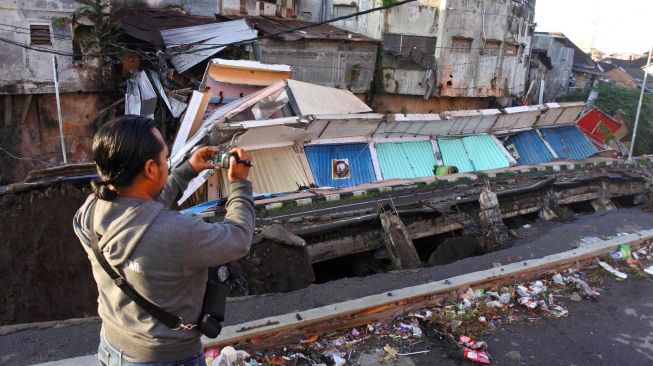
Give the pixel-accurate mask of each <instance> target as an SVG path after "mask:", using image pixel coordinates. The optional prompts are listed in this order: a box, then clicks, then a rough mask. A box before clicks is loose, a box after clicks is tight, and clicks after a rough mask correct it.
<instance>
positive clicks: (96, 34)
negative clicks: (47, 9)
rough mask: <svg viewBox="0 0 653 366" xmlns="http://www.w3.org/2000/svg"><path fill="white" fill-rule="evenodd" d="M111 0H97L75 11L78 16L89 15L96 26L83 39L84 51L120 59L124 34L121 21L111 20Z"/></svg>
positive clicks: (122, 51)
mask: <svg viewBox="0 0 653 366" xmlns="http://www.w3.org/2000/svg"><path fill="white" fill-rule="evenodd" d="M110 8H111V2H110V1H108V0H95V1H94V2H89V3H88V5H86V6H82V7H81V8H79V9H78V10H77V11H76V12H75V16H76V17H87V18H88V19H90V20H91V21H92V22H93V24H94V26H93V29H92V30H91V32H90V34H88V36H86V37H85V39H84V40H83V43H84V46H85V47H84V49H83V50H82V51H83V52H84V51H85V52H88V53H94V52H93V51H95V53H97V52H98V51H99V52H100V53H101V54H102V55H103V56H106V57H108V58H109V59H111V60H112V61H120V57H121V55H122V54H123V53H124V48H122V47H121V46H120V45H119V42H120V37H121V36H122V31H121V25H120V22H116V21H113V20H111V18H110V15H109V14H110V12H109V9H110Z"/></svg>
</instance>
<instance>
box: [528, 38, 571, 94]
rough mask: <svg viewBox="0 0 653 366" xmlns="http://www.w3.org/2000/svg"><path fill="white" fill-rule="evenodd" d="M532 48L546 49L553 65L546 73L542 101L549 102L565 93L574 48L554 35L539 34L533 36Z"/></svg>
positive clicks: (567, 88)
mask: <svg viewBox="0 0 653 366" xmlns="http://www.w3.org/2000/svg"><path fill="white" fill-rule="evenodd" d="M533 48H534V49H539V50H544V51H546V53H547V56H549V58H550V59H551V64H552V65H553V69H551V70H549V72H548V73H547V77H546V86H545V91H544V101H545V102H550V101H553V100H555V99H556V98H558V97H560V96H562V95H565V94H567V93H568V92H569V78H570V77H571V75H572V71H571V69H572V66H573V63H574V50H573V49H572V48H569V47H567V46H565V45H564V43H562V42H561V41H560V40H558V39H556V38H555V37H552V36H548V35H541V34H536V35H535V36H533Z"/></svg>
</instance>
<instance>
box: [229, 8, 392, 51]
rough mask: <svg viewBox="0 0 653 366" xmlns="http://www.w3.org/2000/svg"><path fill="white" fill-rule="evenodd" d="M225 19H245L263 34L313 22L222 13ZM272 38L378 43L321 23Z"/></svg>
mask: <svg viewBox="0 0 653 366" xmlns="http://www.w3.org/2000/svg"><path fill="white" fill-rule="evenodd" d="M221 17H222V18H225V19H241V18H244V19H246V20H247V21H248V22H249V23H250V24H251V26H252V27H253V28H255V29H258V30H260V31H261V32H263V33H264V34H267V35H270V34H277V33H279V32H283V31H287V30H290V29H294V28H299V27H305V26H307V25H311V24H314V23H311V22H307V21H303V20H299V19H285V18H276V17H254V16H246V17H242V16H238V15H222V16H221ZM274 38H277V39H281V40H284V41H297V40H300V39H321V40H335V41H348V42H370V43H376V44H378V43H380V42H379V41H378V40H376V39H374V38H370V37H367V36H364V35H362V34H358V33H353V32H350V31H347V30H344V29H340V28H337V27H334V26H332V25H330V24H322V25H318V26H314V27H311V28H307V29H303V30H300V31H295V32H289V33H284V34H279V35H276V36H274Z"/></svg>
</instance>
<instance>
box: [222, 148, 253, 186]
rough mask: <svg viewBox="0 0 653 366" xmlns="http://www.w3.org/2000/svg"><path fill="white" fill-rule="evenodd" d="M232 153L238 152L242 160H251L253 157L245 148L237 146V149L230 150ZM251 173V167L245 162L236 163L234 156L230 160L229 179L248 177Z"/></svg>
mask: <svg viewBox="0 0 653 366" xmlns="http://www.w3.org/2000/svg"><path fill="white" fill-rule="evenodd" d="M230 152H231V153H232V154H237V155H238V157H239V158H240V160H251V159H252V158H251V157H250V156H249V154H248V153H247V152H245V150H243V149H241V148H239V147H237V148H235V149H231V151H230ZM248 175H249V167H248V166H247V165H245V164H238V163H236V158H234V157H233V156H232V157H231V159H230V160H229V171H228V172H227V178H229V181H232V180H235V179H247V176H248Z"/></svg>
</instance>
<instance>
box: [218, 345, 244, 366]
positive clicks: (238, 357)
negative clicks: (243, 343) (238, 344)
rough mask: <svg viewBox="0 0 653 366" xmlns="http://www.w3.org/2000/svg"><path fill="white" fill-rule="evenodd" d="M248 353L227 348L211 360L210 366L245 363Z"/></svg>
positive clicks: (231, 365) (232, 365)
mask: <svg viewBox="0 0 653 366" xmlns="http://www.w3.org/2000/svg"><path fill="white" fill-rule="evenodd" d="M248 357H249V353H247V352H245V351H236V349H234V348H233V347H231V346H227V347H225V348H223V349H222V350H221V351H220V355H219V356H218V357H216V358H214V359H213V362H211V366H235V365H236V362H238V361H245V359H247V358H248Z"/></svg>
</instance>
